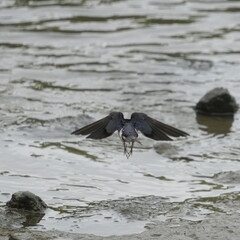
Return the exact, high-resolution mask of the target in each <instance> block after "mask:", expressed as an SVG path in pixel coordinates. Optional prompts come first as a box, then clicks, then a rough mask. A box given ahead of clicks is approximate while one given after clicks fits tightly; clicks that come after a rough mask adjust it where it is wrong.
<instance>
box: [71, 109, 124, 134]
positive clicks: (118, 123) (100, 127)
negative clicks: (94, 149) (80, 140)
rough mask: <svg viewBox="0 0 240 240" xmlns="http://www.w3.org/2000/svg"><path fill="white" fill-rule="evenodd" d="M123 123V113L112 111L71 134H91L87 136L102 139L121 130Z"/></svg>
mask: <svg viewBox="0 0 240 240" xmlns="http://www.w3.org/2000/svg"><path fill="white" fill-rule="evenodd" d="M123 123H124V118H123V114H122V113H121V112H112V113H110V114H109V115H108V116H106V117H105V118H102V119H100V120H98V121H96V122H93V123H91V124H89V125H87V126H85V127H83V128H80V129H78V130H76V131H74V132H72V133H71V134H75V135H79V134H81V135H89V136H87V138H92V139H102V138H106V137H109V136H111V135H112V134H113V133H114V132H115V131H116V130H121V129H122V127H123Z"/></svg>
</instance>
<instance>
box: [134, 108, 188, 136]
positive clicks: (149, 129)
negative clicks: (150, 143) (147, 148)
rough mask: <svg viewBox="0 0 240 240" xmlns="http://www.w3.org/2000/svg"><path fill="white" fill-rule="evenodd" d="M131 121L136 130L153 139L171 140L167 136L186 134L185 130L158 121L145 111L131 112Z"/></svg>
mask: <svg viewBox="0 0 240 240" xmlns="http://www.w3.org/2000/svg"><path fill="white" fill-rule="evenodd" d="M131 122H132V123H133V125H134V127H135V128H136V130H139V131H141V132H142V134H143V135H145V136H146V137H148V138H152V139H154V140H167V141H171V140H172V139H171V138H170V137H169V136H172V137H180V136H187V135H188V134H187V133H186V132H183V131H181V130H179V129H177V128H174V127H171V126H169V125H167V124H165V123H162V122H159V121H157V120H156V119H153V118H151V117H149V116H148V115H147V114H145V113H133V114H132V115H131ZM168 135H169V136H168Z"/></svg>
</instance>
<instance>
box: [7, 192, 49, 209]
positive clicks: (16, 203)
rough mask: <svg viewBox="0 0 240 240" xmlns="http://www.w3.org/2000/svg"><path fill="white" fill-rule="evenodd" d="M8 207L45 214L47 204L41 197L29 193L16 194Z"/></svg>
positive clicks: (8, 203)
mask: <svg viewBox="0 0 240 240" xmlns="http://www.w3.org/2000/svg"><path fill="white" fill-rule="evenodd" d="M7 206H8V207H9V208H17V209H22V210H27V211H31V212H38V213H43V212H44V211H45V210H46V208H47V204H46V203H45V202H44V201H43V200H42V199H41V198H40V197H38V196H36V195H35V194H33V193H31V192H28V191H26V192H22V191H19V192H16V193H14V194H13V195H12V198H11V200H10V201H9V202H7Z"/></svg>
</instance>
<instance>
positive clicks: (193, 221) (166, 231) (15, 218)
mask: <svg viewBox="0 0 240 240" xmlns="http://www.w3.org/2000/svg"><path fill="white" fill-rule="evenodd" d="M151 199H154V201H155V202H156V201H157V199H156V198H155V197H154V196H149V199H148V200H149V201H151ZM239 200H240V194H239V192H236V193H229V194H223V195H219V196H217V197H212V198H205V199H204V198H201V199H189V200H187V201H185V202H182V203H169V202H164V201H162V200H159V202H156V214H157V212H159V211H165V213H166V214H165V213H164V214H163V215H165V217H166V218H167V219H166V220H164V221H159V220H155V219H157V218H153V219H152V220H151V221H149V223H147V224H146V225H145V227H144V229H145V230H144V231H143V232H141V233H138V234H130V235H121V236H115V235H112V236H96V235H92V234H77V233H69V232H63V231H56V230H51V231H35V230H31V229H29V228H24V227H23V223H24V221H25V219H24V216H23V214H21V213H19V212H15V211H10V212H9V210H7V209H6V208H5V207H2V208H1V210H0V223H1V227H0V239H1V240H10V239H11V240H30V239H31V240H43V239H44V240H53V239H59V240H60V239H61V240H79V239H86V240H102V239H109V240H110V239H111V240H137V239H138V240H139V239H140V240H141V239H144V240H145V239H148V240H150V239H160V240H161V239H171V240H182V239H186V240H190V239H191V240H192V239H202V240H204V239H218V240H221V239H222V240H227V239H231V240H235V239H236V240H237V239H239V236H240V229H239V224H240V211H239V209H240V201H239ZM140 201H141V200H140ZM129 202H132V207H134V204H135V203H134V201H133V200H129ZM160 202H161V203H160ZM114 205H115V210H116V211H120V210H123V209H122V208H123V205H121V202H117V204H116V201H115V204H114V203H112V206H114ZM116 206H118V208H119V209H118V208H117V207H116ZM125 207H127V206H125ZM204 210H205V211H204ZM206 210H207V211H206ZM211 210H212V211H211ZM140 212H142V213H140ZM140 212H139V213H138V212H136V215H135V216H132V217H133V218H134V217H135V218H138V217H139V218H140V217H141V216H140V214H142V218H144V214H147V212H148V207H144V206H143V208H142V209H141V211H140ZM203 212H204V214H201V213H203ZM99 224H101V223H99Z"/></svg>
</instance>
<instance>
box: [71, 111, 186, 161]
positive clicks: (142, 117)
mask: <svg viewBox="0 0 240 240" xmlns="http://www.w3.org/2000/svg"><path fill="white" fill-rule="evenodd" d="M115 131H118V134H119V136H120V138H121V140H122V141H123V146H124V153H125V154H126V156H127V157H129V156H130V155H131V154H132V150H133V145H134V142H135V141H137V138H138V131H140V132H141V133H142V134H143V135H144V136H146V137H148V138H151V139H154V140H166V141H171V140H172V139H171V138H170V137H169V136H172V137H180V136H187V135H188V134H187V133H186V132H183V131H181V130H179V129H177V128H174V127H171V126H169V125H167V124H165V123H162V122H159V121H157V120H155V119H153V118H151V117H149V116H148V115H147V114H145V113H132V115H131V118H130V119H125V118H124V117H123V114H122V113H121V112H111V113H110V114H109V115H108V116H106V117H105V118H102V119H100V120H98V121H96V122H94V123H91V124H89V125H87V126H85V127H83V128H80V129H78V130H76V131H74V132H72V134H76V135H79V134H81V135H88V137H87V138H92V139H102V138H106V137H109V136H111V135H112V134H113V133H114V132H115ZM168 135H169V136H168ZM126 143H131V147H130V151H128V150H127V147H126Z"/></svg>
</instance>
